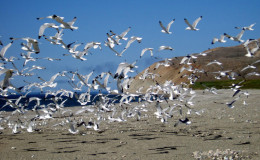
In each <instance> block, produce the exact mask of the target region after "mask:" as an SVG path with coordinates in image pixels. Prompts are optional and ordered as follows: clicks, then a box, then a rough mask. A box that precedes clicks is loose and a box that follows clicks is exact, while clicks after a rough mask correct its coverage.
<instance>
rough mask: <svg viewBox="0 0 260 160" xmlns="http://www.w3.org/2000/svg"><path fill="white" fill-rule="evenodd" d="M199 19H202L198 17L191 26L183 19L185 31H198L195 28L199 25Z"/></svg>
mask: <svg viewBox="0 0 260 160" xmlns="http://www.w3.org/2000/svg"><path fill="white" fill-rule="evenodd" d="M201 19H202V16H200V17H199V18H197V19H196V20H195V21H194V22H193V24H192V25H191V24H190V23H189V21H188V20H187V19H186V18H184V21H185V23H186V24H187V25H188V27H187V28H186V30H193V31H198V30H199V29H198V28H196V26H197V24H198V23H199V21H200V20H201Z"/></svg>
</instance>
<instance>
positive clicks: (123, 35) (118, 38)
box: [110, 27, 131, 44]
mask: <svg viewBox="0 0 260 160" xmlns="http://www.w3.org/2000/svg"><path fill="white" fill-rule="evenodd" d="M130 29H131V27H128V28H127V30H125V31H124V32H122V33H121V34H120V35H116V37H115V38H116V42H117V43H118V44H119V40H121V39H122V40H125V41H126V40H127V39H128V38H126V37H125V36H126V35H127V33H128V32H129V31H130ZM110 32H111V33H112V31H110Z"/></svg>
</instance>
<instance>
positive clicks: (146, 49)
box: [140, 48, 153, 58]
mask: <svg viewBox="0 0 260 160" xmlns="http://www.w3.org/2000/svg"><path fill="white" fill-rule="evenodd" d="M146 51H150V53H151V57H152V56H153V48H144V49H143V50H142V52H141V55H140V58H141V57H142V56H143V55H144V53H145V52H146Z"/></svg>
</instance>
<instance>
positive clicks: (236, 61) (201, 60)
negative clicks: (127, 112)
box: [129, 39, 260, 93]
mask: <svg viewBox="0 0 260 160" xmlns="http://www.w3.org/2000/svg"><path fill="white" fill-rule="evenodd" d="M259 40H260V39H258V41H259ZM248 46H249V48H254V47H256V43H253V42H251V43H250V44H249V45H248ZM202 53H207V55H206V56H203V55H201V54H199V53H195V54H192V55H194V56H196V57H197V58H191V59H190V61H189V62H190V64H187V62H188V61H186V62H185V63H184V64H180V62H181V60H182V59H183V57H174V58H172V59H171V60H170V66H168V67H165V66H164V65H161V66H159V68H157V69H155V67H156V65H157V64H158V63H163V62H164V61H160V62H156V63H154V64H152V65H151V66H150V67H148V68H147V69H148V72H149V73H151V74H156V75H157V76H155V78H154V79H152V78H150V77H147V78H146V79H144V80H143V79H140V77H142V76H143V74H144V72H145V70H144V71H142V72H141V73H139V74H138V75H137V76H136V77H135V78H134V81H133V82H132V84H131V86H130V88H129V92H132V93H135V92H136V90H138V89H139V88H140V87H144V88H143V90H142V91H146V89H147V88H148V87H149V86H151V85H154V84H156V82H158V83H159V84H163V83H165V81H169V80H171V81H172V82H173V83H174V84H180V83H182V82H184V83H187V84H190V82H191V81H190V79H189V77H191V76H190V75H192V76H193V80H194V79H196V78H198V79H197V81H200V82H203V81H216V80H217V77H219V75H220V73H219V71H227V72H226V73H227V74H228V75H233V74H234V73H235V74H234V75H235V78H236V79H243V78H246V79H259V78H260V77H259V76H246V75H247V74H248V73H250V72H257V73H260V63H256V64H254V66H255V67H256V68H255V69H246V70H243V71H241V70H242V69H243V68H244V67H246V66H248V65H250V64H252V63H254V62H255V61H257V60H260V50H258V51H257V52H255V54H254V56H253V57H246V56H245V55H246V54H247V50H246V49H245V47H244V45H243V44H241V45H238V46H233V47H219V48H214V49H209V50H207V51H204V52H202ZM214 60H216V61H218V62H221V63H222V65H221V66H220V65H217V64H212V65H207V64H208V63H209V62H212V61H214ZM190 66H191V67H192V70H195V71H193V72H192V71H187V70H184V71H182V72H181V73H180V71H181V69H182V68H183V67H185V68H189V67H190ZM216 72H218V73H216ZM193 73H194V74H193ZM158 75H159V76H158ZM221 79H222V80H226V79H228V77H227V76H221Z"/></svg>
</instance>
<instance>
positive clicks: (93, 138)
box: [0, 90, 260, 160]
mask: <svg viewBox="0 0 260 160" xmlns="http://www.w3.org/2000/svg"><path fill="white" fill-rule="evenodd" d="M248 92H249V94H250V95H249V97H248V98H246V97H241V98H240V99H238V100H237V101H236V102H235V103H234V106H235V107H234V108H228V107H227V105H226V104H225V103H226V102H230V101H232V99H234V98H233V97H232V91H230V90H219V91H218V94H217V95H214V94H212V93H203V91H200V90H199V91H196V94H197V96H196V97H195V98H194V99H193V102H194V109H196V110H198V111H200V115H198V114H194V113H193V114H187V113H186V111H185V116H186V117H188V118H189V119H190V121H191V124H190V125H186V124H179V125H177V126H176V127H174V124H175V123H176V122H178V120H179V118H182V117H180V115H179V114H176V116H174V117H173V118H171V119H168V122H167V123H162V122H161V121H160V119H158V118H156V116H155V115H154V112H155V107H154V105H155V103H151V104H149V106H147V108H148V109H147V110H148V112H146V113H144V114H142V116H141V119H140V120H139V121H137V120H136V118H135V117H133V118H128V119H127V121H125V122H110V123H109V122H108V123H106V122H102V123H101V124H100V130H99V131H94V130H93V129H86V128H84V126H81V127H78V130H79V133H77V134H71V133H70V132H69V131H68V125H64V126H62V125H59V126H58V125H55V124H57V123H58V122H62V121H64V119H65V118H54V119H49V120H45V121H40V122H38V123H39V124H38V125H37V127H36V130H35V131H34V132H32V133H28V132H27V131H26V129H25V130H22V131H21V132H20V133H17V134H12V130H11V129H9V128H7V126H5V125H2V127H3V128H5V129H3V130H0V132H1V134H0V139H1V141H0V155H1V156H0V159H3V160H4V159H5V160H6V159H10V160H11V159H15V160H20V159H56V160H58V159H62V160H65V159H70V160H71V159H214V158H215V159H231V158H232V159H255V160H257V159H260V155H259V154H260V123H259V122H260V117H259V107H260V105H259V98H260V90H248ZM244 101H245V102H246V105H244V104H243V102H244ZM134 105H135V103H133V104H132V105H131V106H134ZM163 105H167V104H162V106H163ZM70 109H72V110H73V112H75V111H76V110H77V109H78V108H70ZM4 114H5V115H8V114H10V113H4ZM2 116H3V114H2ZM81 116H83V115H81ZM81 116H75V119H79V118H82V117H81ZM88 118H89V117H88Z"/></svg>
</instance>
